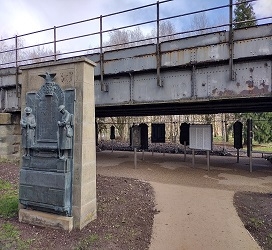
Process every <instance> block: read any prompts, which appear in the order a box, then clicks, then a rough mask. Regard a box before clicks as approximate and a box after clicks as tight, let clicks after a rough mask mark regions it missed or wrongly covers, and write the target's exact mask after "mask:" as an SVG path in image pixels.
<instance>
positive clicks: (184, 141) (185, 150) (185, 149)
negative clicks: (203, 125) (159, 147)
mask: <svg viewBox="0 0 272 250" xmlns="http://www.w3.org/2000/svg"><path fill="white" fill-rule="evenodd" d="M186 153H187V152H186V141H184V161H186Z"/></svg>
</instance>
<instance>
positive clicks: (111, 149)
mask: <svg viewBox="0 0 272 250" xmlns="http://www.w3.org/2000/svg"><path fill="white" fill-rule="evenodd" d="M111 152H112V153H113V140H111Z"/></svg>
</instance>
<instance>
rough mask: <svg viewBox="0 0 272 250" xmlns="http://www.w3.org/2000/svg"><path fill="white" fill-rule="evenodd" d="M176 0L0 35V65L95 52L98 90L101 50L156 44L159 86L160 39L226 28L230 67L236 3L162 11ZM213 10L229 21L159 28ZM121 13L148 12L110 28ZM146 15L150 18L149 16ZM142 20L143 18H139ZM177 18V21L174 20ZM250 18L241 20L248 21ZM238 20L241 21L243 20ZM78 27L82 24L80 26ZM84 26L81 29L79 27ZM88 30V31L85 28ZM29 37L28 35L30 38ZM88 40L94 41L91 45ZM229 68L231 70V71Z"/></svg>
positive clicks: (102, 72)
mask: <svg viewBox="0 0 272 250" xmlns="http://www.w3.org/2000/svg"><path fill="white" fill-rule="evenodd" d="M174 1H178V0H164V1H160V2H159V1H157V2H155V3H152V4H147V5H143V6H139V7H135V8H131V9H127V10H123V11H119V12H115V13H110V14H106V15H100V16H97V17H93V18H89V19H86V20H81V21H77V22H73V23H68V24H64V25H59V26H54V27H51V28H47V29H43V30H38V31H34V32H30V33H26V34H18V35H15V36H13V37H9V38H3V39H1V40H0V45H2V46H1V48H2V50H0V68H8V67H15V68H16V69H17V73H16V74H18V69H19V67H20V66H21V65H26V64H32V63H36V62H41V61H51V60H58V59H61V58H67V57H73V56H80V55H86V54H90V53H94V52H97V53H98V54H99V62H100V63H99V66H100V67H99V70H100V78H101V79H100V80H101V90H106V88H105V85H104V83H103V74H104V63H103V62H104V53H105V52H106V51H109V50H116V49H118V48H123V47H130V46H133V45H142V44H148V43H149V44H152V43H153V44H155V45H156V64H157V78H158V79H157V80H158V81H157V84H158V86H161V81H160V67H161V46H160V44H161V42H162V41H165V40H171V39H176V38H181V37H188V36H192V35H195V34H203V33H205V32H211V31H218V30H219V29H221V30H222V29H224V30H228V31H229V34H230V39H229V50H230V52H229V60H230V67H231V68H232V65H233V61H232V60H233V51H232V50H233V48H232V44H233V39H234V37H232V34H233V32H232V29H233V25H235V23H234V22H233V16H232V13H233V7H234V6H236V5H237V3H233V0H229V3H228V4H225V5H220V6H216V5H213V6H212V7H210V8H206V9H201V10H196V11H192V12H187V13H174V12H173V14H172V13H171V15H165V14H164V13H165V11H164V8H165V6H166V5H167V4H171V3H172V2H174ZM255 1H257V0H248V1H246V2H248V3H251V2H255ZM215 11H225V12H228V13H229V18H228V21H226V22H225V23H220V24H218V25H209V26H205V27H203V28H202V27H198V28H187V29H186V30H181V29H178V30H172V31H171V30H167V31H166V32H163V31H162V29H161V28H162V27H163V24H164V23H165V22H173V23H175V22H176V23H178V24H179V26H182V25H180V24H181V23H182V22H180V20H181V18H182V20H185V21H186V20H187V21H188V18H189V17H193V16H196V15H201V14H202V13H204V15H205V13H214V12H215ZM143 12H145V13H149V14H150V15H143V14H142V13H143ZM122 15H134V16H135V17H136V18H137V15H138V16H139V15H142V16H147V17H146V18H144V21H141V22H134V23H126V24H123V25H121V26H120V25H119V26H118V25H117V26H116V27H114V28H109V27H110V26H112V25H113V26H114V25H115V23H117V22H115V20H117V19H118V18H119V17H120V16H122ZM149 16H150V17H151V18H149ZM138 19H141V20H143V17H142V18H138ZM176 20H178V21H176ZM267 20H271V17H262V18H259V19H256V20H255V21H262V22H264V21H267ZM248 21H251V20H247V21H243V22H248ZM243 22H240V23H243ZM187 26H189V25H187ZM79 27H83V29H82V28H79ZM144 27H148V29H149V31H150V30H151V31H152V32H150V35H145V36H141V35H140V36H138V37H134V38H130V39H128V40H118V39H117V40H116V41H110V39H109V38H110V37H111V35H112V34H113V33H115V32H116V33H117V34H118V32H119V34H122V32H123V31H129V30H131V29H137V28H139V29H141V28H144ZM82 30H83V31H82ZM86 31H91V32H86ZM41 37H42V38H43V39H42V41H43V42H40V43H35V42H28V43H29V44H25V42H24V41H30V40H34V41H35V39H32V38H41ZM29 38H31V39H29ZM90 43H93V44H96V45H92V46H90ZM230 72H232V70H231V71H230ZM18 84H19V83H18V77H17V80H16V89H17V92H18V91H19V88H18V86H17V85H18Z"/></svg>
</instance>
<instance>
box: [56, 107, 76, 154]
mask: <svg viewBox="0 0 272 250" xmlns="http://www.w3.org/2000/svg"><path fill="white" fill-rule="evenodd" d="M58 110H59V112H60V113H61V114H62V118H61V121H58V126H59V132H58V133H59V136H58V137H59V138H58V144H59V145H58V147H59V150H60V152H59V156H60V158H63V157H65V156H66V155H65V152H66V151H67V150H69V149H72V146H73V145H72V143H73V141H72V137H73V128H72V119H73V115H72V114H70V113H69V112H68V111H67V110H66V109H65V106H64V105H60V106H59V107H58Z"/></svg>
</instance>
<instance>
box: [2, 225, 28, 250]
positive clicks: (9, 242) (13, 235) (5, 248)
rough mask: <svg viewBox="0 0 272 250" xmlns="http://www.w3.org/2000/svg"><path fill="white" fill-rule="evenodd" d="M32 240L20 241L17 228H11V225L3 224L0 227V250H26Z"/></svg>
mask: <svg viewBox="0 0 272 250" xmlns="http://www.w3.org/2000/svg"><path fill="white" fill-rule="evenodd" d="M31 242H32V240H26V241H24V240H22V239H20V232H19V230H18V228H17V227H15V226H13V225H12V224H11V223H8V222H7V223H4V224H3V225H2V226H0V249H1V250H9V249H18V250H27V249H29V248H30V244H31Z"/></svg>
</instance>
